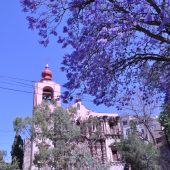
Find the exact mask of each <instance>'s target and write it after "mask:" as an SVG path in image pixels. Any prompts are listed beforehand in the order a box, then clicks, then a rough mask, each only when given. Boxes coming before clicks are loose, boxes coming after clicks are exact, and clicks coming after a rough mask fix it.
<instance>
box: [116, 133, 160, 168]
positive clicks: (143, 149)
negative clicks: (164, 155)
mask: <svg viewBox="0 0 170 170" xmlns="http://www.w3.org/2000/svg"><path fill="white" fill-rule="evenodd" d="M117 147H118V151H119V152H120V153H121V154H122V157H123V159H124V160H125V162H127V163H129V164H130V165H131V167H132V170H133V169H134V170H145V169H152V170H156V169H157V168H158V167H157V159H158V150H157V149H156V147H155V146H154V145H153V144H151V143H146V141H144V140H142V139H141V138H140V137H139V136H138V135H137V134H135V133H132V134H130V135H129V136H128V138H127V139H122V140H121V142H120V143H119V144H118V145H117Z"/></svg>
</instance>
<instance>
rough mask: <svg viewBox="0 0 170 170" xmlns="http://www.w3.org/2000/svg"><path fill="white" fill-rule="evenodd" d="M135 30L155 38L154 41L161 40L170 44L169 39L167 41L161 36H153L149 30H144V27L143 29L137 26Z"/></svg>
mask: <svg viewBox="0 0 170 170" xmlns="http://www.w3.org/2000/svg"><path fill="white" fill-rule="evenodd" d="M135 30H137V31H140V32H143V33H145V34H146V35H148V36H149V37H151V38H154V39H156V40H159V41H161V42H164V43H168V44H170V40H169V39H166V38H164V37H162V36H160V35H156V34H153V33H152V32H150V31H149V30H147V29H145V28H143V27H141V26H139V25H137V26H135Z"/></svg>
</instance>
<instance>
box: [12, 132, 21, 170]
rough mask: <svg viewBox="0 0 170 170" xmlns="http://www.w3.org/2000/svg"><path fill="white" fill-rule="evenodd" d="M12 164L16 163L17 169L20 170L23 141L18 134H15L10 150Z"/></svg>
mask: <svg viewBox="0 0 170 170" xmlns="http://www.w3.org/2000/svg"><path fill="white" fill-rule="evenodd" d="M11 156H12V164H15V162H16V161H17V162H18V166H19V169H21V170H22V165H23V159H24V151H23V140H22V138H21V136H20V135H19V134H17V133H16V135H15V139H14V143H13V145H12V150H11Z"/></svg>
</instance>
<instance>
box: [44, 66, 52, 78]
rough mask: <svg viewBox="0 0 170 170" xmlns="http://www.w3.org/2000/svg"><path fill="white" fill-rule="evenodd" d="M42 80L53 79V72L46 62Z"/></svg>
mask: <svg viewBox="0 0 170 170" xmlns="http://www.w3.org/2000/svg"><path fill="white" fill-rule="evenodd" d="M42 80H52V72H51V70H50V69H49V66H48V64H46V66H45V69H44V70H43V72H42Z"/></svg>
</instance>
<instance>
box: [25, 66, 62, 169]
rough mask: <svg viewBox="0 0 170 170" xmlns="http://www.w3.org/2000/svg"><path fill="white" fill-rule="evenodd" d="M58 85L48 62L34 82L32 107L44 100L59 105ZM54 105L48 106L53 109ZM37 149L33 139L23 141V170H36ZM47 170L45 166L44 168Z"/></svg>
mask: <svg viewBox="0 0 170 170" xmlns="http://www.w3.org/2000/svg"><path fill="white" fill-rule="evenodd" d="M60 95H61V93H60V85H59V84H57V83H56V82H54V81H53V80H52V71H51V70H50V69H49V66H48V64H47V65H46V66H45V68H44V70H43V71H42V73H41V80H40V81H38V82H35V86H34V99H33V100H34V101H33V102H34V103H33V105H34V107H36V106H38V105H39V104H41V103H42V102H43V101H46V102H48V103H49V105H50V104H54V103H56V104H57V105H58V106H61V101H60ZM53 106H54V105H51V107H50V108H52V109H53ZM37 151H38V148H37V147H36V143H35V142H34V139H32V138H31V139H26V140H25V141H24V164H23V170H37V168H36V167H35V166H34V164H33V160H34V154H35V153H36V152H37ZM46 170H47V168H46Z"/></svg>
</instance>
